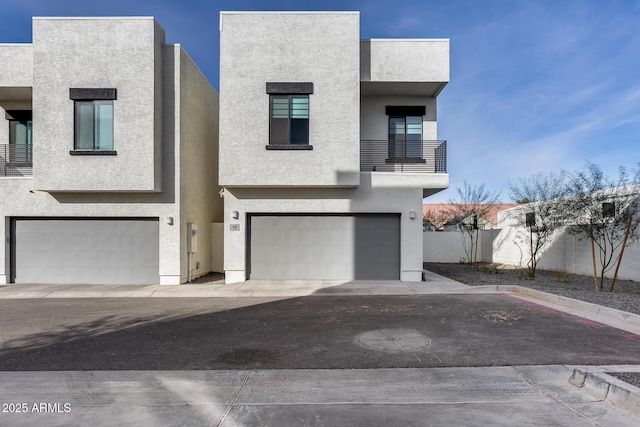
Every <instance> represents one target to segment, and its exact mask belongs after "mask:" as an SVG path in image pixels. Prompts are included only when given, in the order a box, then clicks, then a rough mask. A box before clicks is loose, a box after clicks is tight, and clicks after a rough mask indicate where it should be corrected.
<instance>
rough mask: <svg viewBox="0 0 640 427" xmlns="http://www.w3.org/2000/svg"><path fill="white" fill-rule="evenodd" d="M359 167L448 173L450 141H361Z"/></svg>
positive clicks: (383, 170)
mask: <svg viewBox="0 0 640 427" xmlns="http://www.w3.org/2000/svg"><path fill="white" fill-rule="evenodd" d="M360 171H362V172H405V173H447V141H397V140H396V141H393V140H385V141H360Z"/></svg>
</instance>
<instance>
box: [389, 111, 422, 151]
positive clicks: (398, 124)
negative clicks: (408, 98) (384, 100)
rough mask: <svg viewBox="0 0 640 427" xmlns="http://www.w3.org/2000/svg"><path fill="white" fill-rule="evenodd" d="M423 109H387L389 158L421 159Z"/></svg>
mask: <svg viewBox="0 0 640 427" xmlns="http://www.w3.org/2000/svg"><path fill="white" fill-rule="evenodd" d="M424 110H425V108H424V107H421V106H415V107H414V106H406V107H387V115H388V116H389V158H390V159H408V158H409V159H410V158H421V157H422V117H423V115H424Z"/></svg>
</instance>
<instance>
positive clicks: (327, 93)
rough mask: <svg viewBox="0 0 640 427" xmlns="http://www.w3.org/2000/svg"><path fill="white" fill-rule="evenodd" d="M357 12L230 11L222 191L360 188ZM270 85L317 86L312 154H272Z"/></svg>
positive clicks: (224, 25) (223, 28)
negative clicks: (270, 147) (237, 189)
mask: <svg viewBox="0 0 640 427" xmlns="http://www.w3.org/2000/svg"><path fill="white" fill-rule="evenodd" d="M359 32H360V27H359V15H358V13H351V12H316V13H310V12H296V13H259V12H223V13H221V16H220V184H221V185H222V186H225V187H242V186H245V187H251V186H253V187H291V186H296V187H298V186H307V187H353V186H357V185H358V184H359V182H360V174H359V166H360V162H359V145H360V143H359V141H360V63H359V59H360V45H359V42H360V35H359ZM267 82H312V83H313V87H314V92H313V94H311V95H309V143H310V145H312V146H313V150H296V151H280V150H278V151H276V150H267V149H266V148H265V147H266V145H268V144H269V95H268V94H267V93H266V83H267Z"/></svg>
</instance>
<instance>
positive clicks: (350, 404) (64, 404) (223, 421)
mask: <svg viewBox="0 0 640 427" xmlns="http://www.w3.org/2000/svg"><path fill="white" fill-rule="evenodd" d="M572 372H573V370H572V367H570V366H515V367H494V368H432V369H375V370H252V371H147V372H144V371H142V372H141V371H98V372H0V399H1V400H2V401H3V402H24V403H26V404H27V406H26V408H27V410H26V411H25V412H24V413H0V424H2V425H20V426H22V425H67V426H84V425H92V426H95V427H98V426H107V425H108V426H111V425H158V426H161V425H189V426H204V425H207V426H282V425H306V426H309V425H313V426H324V425H368V426H381V425H415V426H418V425H436V426H448V425H459V426H472V425H473V426H477V425H491V426H513V425H530V424H535V425H566V426H593V425H599V426H616V427H620V426H635V425H638V424H637V423H638V419H637V418H636V417H634V416H633V415H632V414H631V413H629V412H627V411H625V410H622V409H619V408H616V407H614V406H613V405H611V404H610V403H609V402H608V401H607V400H606V399H603V398H602V397H599V396H595V395H591V394H589V393H586V392H584V391H583V390H581V389H579V388H576V387H574V386H573V385H571V384H570V383H569V381H568V380H569V377H570V376H571V374H572ZM45 387H46V388H48V389H49V390H50V391H46V392H44V391H43V388H45ZM34 403H36V406H34ZM42 403H45V406H44V407H43V406H42ZM46 404H49V407H48V408H49V411H46V410H45V411H40V409H41V407H42V408H47V406H46Z"/></svg>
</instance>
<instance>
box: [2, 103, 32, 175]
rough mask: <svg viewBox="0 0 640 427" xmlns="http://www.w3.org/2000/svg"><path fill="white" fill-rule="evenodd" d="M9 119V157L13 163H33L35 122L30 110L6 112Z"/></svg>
mask: <svg viewBox="0 0 640 427" xmlns="http://www.w3.org/2000/svg"><path fill="white" fill-rule="evenodd" d="M5 117H6V119H7V120H9V159H10V161H11V162H13V163H31V160H32V141H33V122H32V121H31V111H30V110H14V111H7V112H5Z"/></svg>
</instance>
